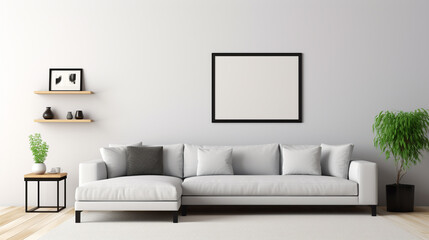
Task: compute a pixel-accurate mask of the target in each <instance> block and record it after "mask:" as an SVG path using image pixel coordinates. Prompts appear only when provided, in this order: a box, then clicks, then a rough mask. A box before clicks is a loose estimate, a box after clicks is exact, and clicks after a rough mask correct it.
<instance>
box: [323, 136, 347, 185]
mask: <svg viewBox="0 0 429 240" xmlns="http://www.w3.org/2000/svg"><path fill="white" fill-rule="evenodd" d="M353 146H354V145H353V144H344V145H326V144H322V145H321V147H322V159H321V162H320V163H321V165H322V175H328V176H333V177H339V178H347V177H348V173H349V165H350V160H351V157H352V152H353Z"/></svg>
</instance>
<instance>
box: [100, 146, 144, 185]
mask: <svg viewBox="0 0 429 240" xmlns="http://www.w3.org/2000/svg"><path fill="white" fill-rule="evenodd" d="M128 146H133V147H141V146H142V143H141V142H139V143H135V144H130V145H128ZM100 153H101V157H102V158H103V160H104V162H105V163H106V167H107V178H115V177H120V176H125V175H127V145H120V144H109V147H105V148H100Z"/></svg>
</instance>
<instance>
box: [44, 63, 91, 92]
mask: <svg viewBox="0 0 429 240" xmlns="http://www.w3.org/2000/svg"><path fill="white" fill-rule="evenodd" d="M52 71H79V72H80V88H79V90H51V77H52ZM82 89H83V69H82V68H49V91H82Z"/></svg>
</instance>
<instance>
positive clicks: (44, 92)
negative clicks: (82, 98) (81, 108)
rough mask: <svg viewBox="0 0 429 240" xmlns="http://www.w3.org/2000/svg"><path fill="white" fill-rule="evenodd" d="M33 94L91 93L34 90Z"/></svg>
mask: <svg viewBox="0 0 429 240" xmlns="http://www.w3.org/2000/svg"><path fill="white" fill-rule="evenodd" d="M34 93H35V94H54V95H55V94H58V95H60V94H63V95H64V94H72V95H75V94H76V95H77V94H81V95H84V94H93V92H92V91H34Z"/></svg>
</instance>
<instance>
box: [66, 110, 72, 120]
mask: <svg viewBox="0 0 429 240" xmlns="http://www.w3.org/2000/svg"><path fill="white" fill-rule="evenodd" d="M66 118H67V119H68V120H71V119H73V114H72V112H68V113H67V117H66Z"/></svg>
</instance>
